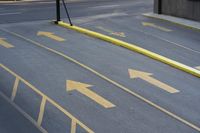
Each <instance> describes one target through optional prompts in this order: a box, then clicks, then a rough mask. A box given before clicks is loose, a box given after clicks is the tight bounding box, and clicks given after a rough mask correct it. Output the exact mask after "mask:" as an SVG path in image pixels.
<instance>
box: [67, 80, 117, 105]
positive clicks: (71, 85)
mask: <svg viewBox="0 0 200 133" xmlns="http://www.w3.org/2000/svg"><path fill="white" fill-rule="evenodd" d="M91 86H92V85H89V84H85V83H80V82H76V81H72V80H67V81H66V90H67V91H73V90H77V91H78V92H80V93H81V94H83V95H85V96H87V97H89V98H90V99H92V100H93V101H95V102H97V103H98V104H100V105H101V106H103V107H104V108H113V107H115V105H114V104H112V103H111V102H109V101H108V100H106V99H104V98H103V97H101V96H99V95H97V94H96V93H95V92H93V91H91V90H90V89H88V88H89V87H91Z"/></svg>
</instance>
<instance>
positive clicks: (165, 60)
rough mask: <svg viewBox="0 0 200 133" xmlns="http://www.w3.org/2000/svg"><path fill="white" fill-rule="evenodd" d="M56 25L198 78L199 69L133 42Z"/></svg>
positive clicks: (77, 28) (64, 25)
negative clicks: (144, 56)
mask: <svg viewBox="0 0 200 133" xmlns="http://www.w3.org/2000/svg"><path fill="white" fill-rule="evenodd" d="M58 25H60V26H62V27H65V28H68V29H72V30H75V31H78V32H80V33H84V34H87V35H89V36H91V37H95V38H98V39H101V40H104V41H107V42H110V43H112V44H115V45H118V46H122V47H124V48H127V49H129V50H132V51H134V52H138V53H140V54H143V55H146V56H148V57H150V58H152V59H155V60H158V61H160V62H163V63H165V64H168V65H170V66H173V67H175V68H177V69H179V70H182V71H184V72H187V73H190V74H192V75H194V76H196V77H199V78H200V71H199V70H197V69H195V68H192V67H190V66H187V65H185V64H182V63H179V62H177V61H174V60H171V59H169V58H166V57H164V56H162V55H159V54H156V53H154V52H151V51H149V50H146V49H144V48H141V47H138V46H136V45H135V44H130V43H127V42H124V41H121V40H119V39H115V38H112V37H109V36H107V35H103V34H101V33H97V32H94V31H91V30H88V29H84V28H81V27H78V26H70V24H67V23H65V22H62V21H60V22H58Z"/></svg>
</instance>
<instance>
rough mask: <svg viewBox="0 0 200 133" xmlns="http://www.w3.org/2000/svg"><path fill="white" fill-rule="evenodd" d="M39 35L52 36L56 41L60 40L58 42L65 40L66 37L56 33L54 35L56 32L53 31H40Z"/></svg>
mask: <svg viewBox="0 0 200 133" xmlns="http://www.w3.org/2000/svg"><path fill="white" fill-rule="evenodd" d="M37 35H38V36H46V37H48V38H51V39H53V40H56V41H58V42H63V41H65V39H64V38H61V37H59V36H56V35H54V33H52V32H45V31H39V32H38V33H37Z"/></svg>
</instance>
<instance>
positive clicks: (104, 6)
mask: <svg viewBox="0 0 200 133" xmlns="http://www.w3.org/2000/svg"><path fill="white" fill-rule="evenodd" d="M119 6H120V5H103V6H95V7H90V8H91V9H106V8H109V9H110V8H115V7H119Z"/></svg>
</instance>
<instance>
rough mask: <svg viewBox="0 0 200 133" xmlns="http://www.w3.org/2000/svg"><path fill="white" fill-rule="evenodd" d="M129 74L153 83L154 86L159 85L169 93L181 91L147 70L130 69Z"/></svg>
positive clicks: (131, 76)
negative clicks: (154, 76) (156, 77)
mask: <svg viewBox="0 0 200 133" xmlns="http://www.w3.org/2000/svg"><path fill="white" fill-rule="evenodd" d="M128 71H129V76H130V78H132V79H134V78H140V79H143V80H145V81H146V82H148V83H150V84H153V85H154V86H157V87H159V88H161V89H163V90H165V91H167V92H169V93H177V92H179V90H177V89H175V88H173V87H171V86H169V85H167V84H165V83H163V82H161V81H159V80H157V79H155V78H153V77H151V75H153V74H152V73H147V72H143V71H138V70H134V69H129V70H128Z"/></svg>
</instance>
